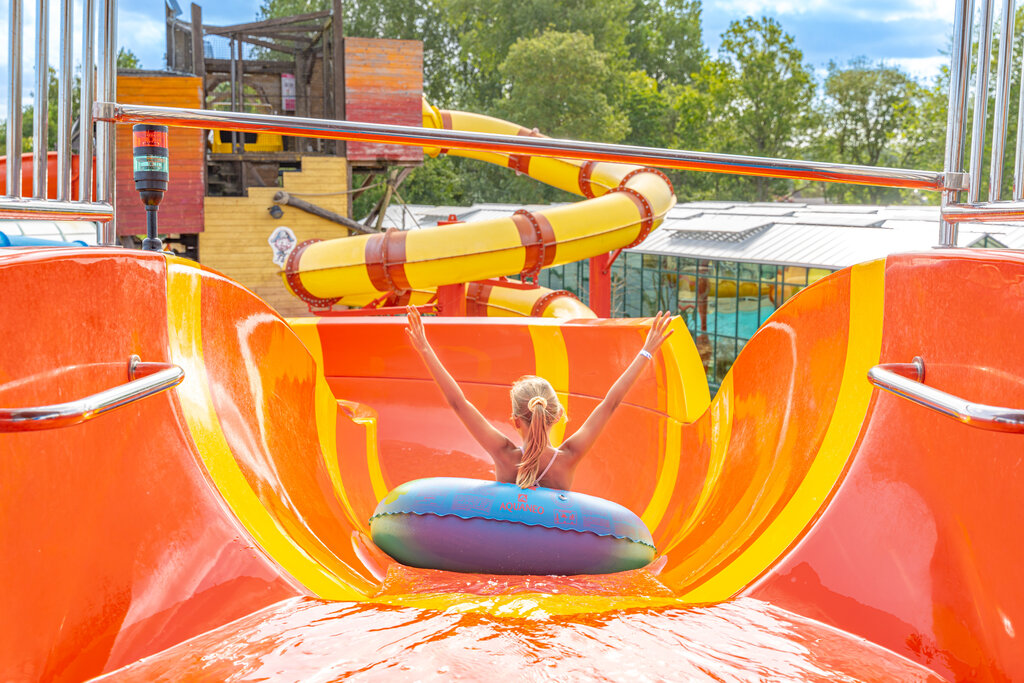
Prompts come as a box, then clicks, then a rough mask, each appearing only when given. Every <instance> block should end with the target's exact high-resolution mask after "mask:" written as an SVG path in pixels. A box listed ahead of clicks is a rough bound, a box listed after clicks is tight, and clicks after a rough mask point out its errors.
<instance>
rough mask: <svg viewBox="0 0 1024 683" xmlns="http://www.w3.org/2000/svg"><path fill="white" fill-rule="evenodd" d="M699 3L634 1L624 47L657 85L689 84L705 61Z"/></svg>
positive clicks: (687, 1)
mask: <svg viewBox="0 0 1024 683" xmlns="http://www.w3.org/2000/svg"><path fill="white" fill-rule="evenodd" d="M700 15H701V5H700V0H637V1H636V2H635V3H634V4H633V9H632V10H631V11H630V13H629V33H628V34H627V36H626V44H627V46H628V47H629V56H630V57H631V58H632V60H633V62H634V63H635V64H636V66H637V68H638V69H640V70H641V71H643V72H645V73H646V74H647V75H648V76H650V77H651V78H654V79H655V80H656V81H658V83H662V84H664V83H678V84H680V85H682V84H686V83H689V82H690V81H691V80H692V78H693V75H694V74H695V73H697V72H698V71H700V68H701V64H702V63H703V62H704V60H705V59H707V56H708V55H707V50H706V49H705V48H704V43H703V41H702V40H701V31H700Z"/></svg>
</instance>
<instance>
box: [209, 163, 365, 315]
mask: <svg viewBox="0 0 1024 683" xmlns="http://www.w3.org/2000/svg"><path fill="white" fill-rule="evenodd" d="M346 176H347V172H346V162H345V160H344V159H341V158H337V157H319V156H317V157H303V159H302V170H301V171H300V172H296V173H285V174H284V176H283V178H284V187H283V188H277V187H250V188H249V189H248V191H247V196H245V197H207V198H206V230H205V231H204V232H203V234H202V235H200V237H199V255H200V259H201V260H202V262H203V265H204V266H209V267H210V268H213V269H215V270H218V271H220V272H222V273H224V274H225V275H227V276H228V277H230V278H232V279H234V280H237V281H238V282H239V283H241V284H242V285H244V286H246V287H248V288H249V289H251V290H252V291H253V292H255V293H256V294H257V295H258V296H259V297H260V298H262V299H263V300H264V301H266V302H267V303H268V304H270V305H271V306H273V307H274V308H275V309H276V310H277V311H278V313H280V314H281V315H285V316H300V315H309V309H308V308H307V307H306V304H305V303H304V302H302V301H301V300H299V299H297V298H296V297H294V296H292V294H291V293H290V292H289V291H288V290H287V289H286V288H285V286H284V282H283V280H282V278H281V269H280V268H278V267H277V265H276V264H274V262H273V250H272V249H271V247H270V245H269V244H268V243H267V238H269V237H270V234H271V233H272V232H273V231H274V230H275V229H276V228H277V226H279V225H284V226H287V227H289V228H291V229H292V231H293V232H294V233H295V237H296V239H297V240H298V242H299V243H302V242H303V241H305V240H308V239H333V238H335V237H344V236H346V235H348V230H347V229H346V228H344V227H342V226H341V225H338V224H337V223H332V222H331V221H328V220H324V219H323V218H318V217H317V216H314V215H312V214H309V213H306V212H305V211H300V210H298V209H295V208H293V207H290V206H282V207H281V209H282V211H283V212H284V215H282V216H281V218H276V219H275V218H273V217H272V216H271V215H270V213H269V212H268V211H267V209H268V208H269V207H271V206H273V205H274V202H273V196H274V193H275V192H277V191H278V190H280V189H284V190H285V191H287V192H289V193H291V194H294V195H295V196H297V197H300V198H302V199H305V200H306V201H308V202H312V203H313V204H316V205H318V206H322V207H323V208H325V209H329V210H331V211H335V212H337V213H340V214H342V215H347V213H346V212H347V202H348V195H346V194H345V191H346V190H347V189H348V188H347V184H346Z"/></svg>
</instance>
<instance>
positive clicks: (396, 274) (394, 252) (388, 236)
mask: <svg viewBox="0 0 1024 683" xmlns="http://www.w3.org/2000/svg"><path fill="white" fill-rule="evenodd" d="M408 236H409V233H407V232H405V231H404V230H395V229H394V228H389V229H388V231H387V232H383V233H377V234H376V235H371V236H370V239H368V240H366V249H365V251H364V252H363V254H364V257H365V260H366V274H367V275H368V276H369V278H370V282H371V283H372V284H373V286H374V287H375V288H376V289H377V290H379V291H381V292H400V291H403V290H406V289H410V286H409V278H408V277H407V276H406V274H405V240H406V238H407V237H408Z"/></svg>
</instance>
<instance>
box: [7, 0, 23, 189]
mask: <svg viewBox="0 0 1024 683" xmlns="http://www.w3.org/2000/svg"><path fill="white" fill-rule="evenodd" d="M22 24H23V21H22V16H21V0H11V25H10V35H9V36H8V37H9V38H10V42H9V43H8V49H7V67H8V68H9V69H10V75H9V77H8V80H7V194H8V196H10V197H20V196H21V30H22Z"/></svg>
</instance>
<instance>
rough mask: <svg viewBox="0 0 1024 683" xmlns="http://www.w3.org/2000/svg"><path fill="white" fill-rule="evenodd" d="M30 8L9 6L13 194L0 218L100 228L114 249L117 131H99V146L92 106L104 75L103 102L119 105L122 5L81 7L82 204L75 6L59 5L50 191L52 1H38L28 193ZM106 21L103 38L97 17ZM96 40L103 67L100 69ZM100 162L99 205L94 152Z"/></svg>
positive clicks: (109, 127) (92, 0) (69, 1)
mask: <svg viewBox="0 0 1024 683" xmlns="http://www.w3.org/2000/svg"><path fill="white" fill-rule="evenodd" d="M23 1H24V0H10V25H9V34H8V58H9V59H8V65H9V69H10V73H9V74H8V82H7V84H8V94H9V101H8V111H7V160H6V163H7V178H6V180H7V193H6V195H4V196H0V218H40V219H54V220H88V221H100V222H101V223H102V226H101V228H100V230H99V234H98V235H97V241H98V242H99V243H100V244H114V243H115V241H116V240H115V231H114V230H115V228H114V209H113V206H114V183H113V178H114V131H115V128H114V125H113V124H110V123H100V124H98V125H97V138H96V142H95V144H94V143H93V118H92V105H93V101H94V100H95V93H94V88H93V83H94V79H93V73H94V71H96V72H97V73H98V82H99V95H100V96H101V97H102V98H103V99H105V100H112V99H116V79H117V68H116V63H117V40H116V35H117V31H116V17H117V0H99V4H98V7H97V1H96V0H81V1H80V5H81V13H82V27H81V37H82V53H81V62H80V66H81V88H82V90H81V106H80V108H79V110H78V112H77V118H78V126H79V128H78V134H79V157H78V163H79V172H78V198H77V199H73V198H72V175H73V174H72V164H73V157H72V140H71V138H72V129H73V127H72V120H73V118H74V117H75V116H76V112H74V111H72V88H73V86H74V80H75V68H74V67H75V63H74V58H75V54H74V28H75V27H74V15H75V11H74V10H75V6H76V3H75V1H74V0H59V8H58V9H59V12H60V35H59V41H60V58H59V62H58V73H57V123H56V126H57V168H56V174H55V178H56V184H55V187H49V178H50V174H49V170H50V169H49V168H48V158H47V157H48V154H47V153H48V141H49V137H50V130H49V115H48V108H49V103H48V102H47V97H46V95H47V93H48V92H49V85H50V83H49V79H50V69H49V67H50V65H49V55H48V50H49V42H50V41H49V18H50V3H49V0H37V4H36V17H35V30H36V45H35V73H36V78H35V93H36V96H35V99H34V102H33V107H34V115H33V117H32V191H31V192H29V193H26V192H25V190H26V188H24V187H23V186H22V144H21V133H22V122H23V117H22V108H23V107H24V104H25V103H24V94H25V93H24V89H23V84H22V70H23V68H24V64H23V61H22V48H23V40H22V33H23V31H24V28H25V20H24V11H23V10H24V7H23ZM97 11H98V12H99V14H100V18H101V23H100V29H99V31H97V26H96V13H97ZM97 39H98V40H99V41H100V49H99V51H98V56H99V64H98V65H97V64H96V57H97V51H96V50H95V49H94V48H95V45H96V41H97ZM94 149H95V151H96V156H97V173H96V179H95V180H96V196H95V197H93V194H92V186H93V173H92V168H93V150H94Z"/></svg>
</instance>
